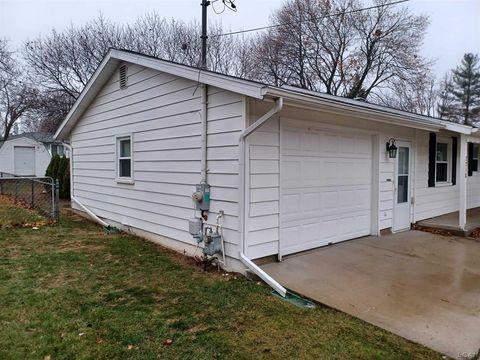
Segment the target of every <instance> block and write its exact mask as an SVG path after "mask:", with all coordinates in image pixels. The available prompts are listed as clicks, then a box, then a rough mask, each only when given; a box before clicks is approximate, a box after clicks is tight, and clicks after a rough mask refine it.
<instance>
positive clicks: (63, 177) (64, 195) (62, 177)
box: [45, 155, 70, 199]
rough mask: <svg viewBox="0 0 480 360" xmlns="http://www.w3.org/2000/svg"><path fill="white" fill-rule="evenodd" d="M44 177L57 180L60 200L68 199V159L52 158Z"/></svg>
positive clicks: (57, 156)
mask: <svg viewBox="0 0 480 360" xmlns="http://www.w3.org/2000/svg"><path fill="white" fill-rule="evenodd" d="M45 176H49V177H51V178H53V179H55V180H58V182H59V185H60V189H59V193H60V198H61V199H70V159H68V158H67V157H66V156H59V155H55V156H53V157H52V159H51V160H50V164H49V165H48V167H47V171H46V172H45Z"/></svg>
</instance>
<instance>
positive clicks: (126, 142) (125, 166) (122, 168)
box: [117, 136, 132, 180]
mask: <svg viewBox="0 0 480 360" xmlns="http://www.w3.org/2000/svg"><path fill="white" fill-rule="evenodd" d="M117 169H118V170H117V172H118V173H117V176H118V178H119V179H125V180H131V179H132V137H131V136H124V137H119V138H117Z"/></svg>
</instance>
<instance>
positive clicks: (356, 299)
mask: <svg viewBox="0 0 480 360" xmlns="http://www.w3.org/2000/svg"><path fill="white" fill-rule="evenodd" d="M262 268H263V269H264V270H265V271H266V272H267V273H268V274H270V275H271V276H273V277H274V278H275V279H276V280H277V281H279V282H280V283H281V284H282V285H284V286H286V287H287V288H289V289H291V290H293V291H294V292H297V293H299V294H302V295H304V296H307V297H309V298H311V299H314V300H317V301H319V302H321V303H323V304H326V305H328V306H331V307H333V308H336V309H338V310H341V311H344V312H346V313H349V314H351V315H353V316H356V317H358V318H361V319H363V320H365V321H367V322H369V323H372V324H374V325H377V326H380V327H382V328H384V329H386V330H389V331H391V332H393V333H395V334H398V335H400V336H403V337H405V338H407V339H410V340H412V341H415V342H418V343H421V344H423V345H425V346H427V347H429V348H432V349H434V350H437V351H439V352H441V353H444V354H446V355H449V356H451V357H454V358H471V357H473V356H474V355H475V354H476V353H477V352H478V351H479V349H480V242H476V241H474V240H469V239H465V238H459V237H444V236H439V235H433V234H429V233H425V232H420V231H407V232H403V233H397V234H393V235H388V236H383V237H366V238H361V239H357V240H353V241H349V242H344V243H340V244H336V245H331V246H328V247H324V248H320V249H317V250H313V251H310V252H306V253H302V254H298V255H292V256H290V257H288V258H285V259H284V261H282V262H281V263H272V264H267V265H264V266H262Z"/></svg>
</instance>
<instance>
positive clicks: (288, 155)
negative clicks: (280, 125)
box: [280, 127, 372, 254]
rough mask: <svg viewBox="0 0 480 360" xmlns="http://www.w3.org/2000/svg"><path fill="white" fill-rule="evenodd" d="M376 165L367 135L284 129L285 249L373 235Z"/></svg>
mask: <svg viewBox="0 0 480 360" xmlns="http://www.w3.org/2000/svg"><path fill="white" fill-rule="evenodd" d="M371 169H372V140H371V137H370V136H368V135H363V134H360V135H359V134H355V133H348V132H338V133H335V132H333V131H322V130H319V129H312V128H292V127H287V128H284V129H282V170H281V172H282V175H281V179H282V181H281V202H280V205H281V231H280V234H281V246H282V253H283V254H288V253H293V252H297V251H302V250H307V249H310V248H314V247H318V246H323V245H327V244H329V243H335V242H338V241H343V240H347V239H351V238H354V237H360V236H364V235H368V234H369V233H370V222H371V181H372V174H371Z"/></svg>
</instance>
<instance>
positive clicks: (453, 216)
mask: <svg viewBox="0 0 480 360" xmlns="http://www.w3.org/2000/svg"><path fill="white" fill-rule="evenodd" d="M458 216H459V215H458V211H457V212H452V213H449V214H445V215H440V216H437V217H434V218H431V219H426V220H422V221H419V222H418V225H420V226H426V227H432V228H437V229H444V230H450V231H453V232H456V231H457V232H462V231H460V229H459V226H458ZM476 228H480V208H474V209H469V210H467V223H466V225H465V230H464V231H463V233H464V235H466V236H468V234H469V233H471V232H472V231H473V230H475V229H476Z"/></svg>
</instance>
